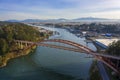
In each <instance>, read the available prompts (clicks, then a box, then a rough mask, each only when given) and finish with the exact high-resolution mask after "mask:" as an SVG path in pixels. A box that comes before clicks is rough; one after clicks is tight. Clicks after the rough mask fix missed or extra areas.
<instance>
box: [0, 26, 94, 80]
mask: <svg viewBox="0 0 120 80" xmlns="http://www.w3.org/2000/svg"><path fill="white" fill-rule="evenodd" d="M38 27H42V28H45V29H48V30H52V31H57V32H59V33H60V34H59V35H58V34H57V35H56V34H54V35H52V36H50V37H49V38H50V39H51V38H52V39H55V38H57V39H65V40H70V41H74V42H77V43H80V44H83V45H85V46H88V47H89V48H91V49H93V50H96V48H95V46H94V45H93V44H92V43H88V44H87V43H86V42H85V38H80V37H79V38H78V37H76V36H75V35H74V34H72V33H70V32H68V31H67V30H65V29H61V28H53V27H44V26H38ZM52 44H56V43H52ZM57 44H59V43H57ZM88 56H89V55H88V54H85V53H78V52H72V51H66V50H60V49H54V48H48V47H41V46H38V47H37V49H36V50H35V52H33V53H31V54H29V55H27V56H23V57H19V58H16V59H12V60H10V61H9V63H8V65H7V66H6V67H4V68H1V69H0V80H27V79H28V80H89V70H90V67H91V64H92V62H93V60H94V58H87V57H88Z"/></svg>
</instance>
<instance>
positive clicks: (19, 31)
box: [0, 22, 44, 55]
mask: <svg viewBox="0 0 120 80" xmlns="http://www.w3.org/2000/svg"><path fill="white" fill-rule="evenodd" d="M41 37H44V35H40V32H39V31H38V30H37V29H36V28H35V27H32V26H28V25H25V24H22V23H10V22H0V55H4V54H6V53H8V52H10V51H11V50H12V49H11V47H12V46H13V45H14V44H13V40H27V41H37V40H39V39H40V38H41Z"/></svg>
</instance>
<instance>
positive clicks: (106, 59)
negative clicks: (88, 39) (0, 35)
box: [15, 39, 120, 75]
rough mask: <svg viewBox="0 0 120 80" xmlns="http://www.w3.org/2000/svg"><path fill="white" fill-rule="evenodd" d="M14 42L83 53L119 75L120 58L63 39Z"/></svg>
mask: <svg viewBox="0 0 120 80" xmlns="http://www.w3.org/2000/svg"><path fill="white" fill-rule="evenodd" d="M15 42H16V43H20V44H35V45H37V46H44V47H50V48H57V49H63V50H69V51H74V52H84V53H87V54H90V55H92V56H93V57H94V58H95V59H97V60H99V61H102V62H103V63H104V64H105V65H107V66H108V67H110V68H111V69H112V70H113V71H115V72H116V73H118V74H119V75H120V57H117V56H112V55H107V54H100V53H97V52H95V51H93V50H91V49H90V48H88V47H86V46H84V45H81V44H78V43H76V42H73V41H69V40H63V39H48V40H43V41H41V42H31V41H23V40H15ZM46 42H58V43H64V44H67V45H70V46H73V47H65V46H61V45H54V44H49V43H46Z"/></svg>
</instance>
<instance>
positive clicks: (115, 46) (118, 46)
mask: <svg viewBox="0 0 120 80" xmlns="http://www.w3.org/2000/svg"><path fill="white" fill-rule="evenodd" d="M106 52H107V53H108V54H111V55H118V56H120V40H119V41H117V42H113V43H111V44H110V45H109V47H108V49H107V50H106Z"/></svg>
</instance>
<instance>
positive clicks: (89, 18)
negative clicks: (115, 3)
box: [73, 17, 111, 20]
mask: <svg viewBox="0 0 120 80" xmlns="http://www.w3.org/2000/svg"><path fill="white" fill-rule="evenodd" d="M73 20H111V19H106V18H94V17H85V18H77V19H73Z"/></svg>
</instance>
